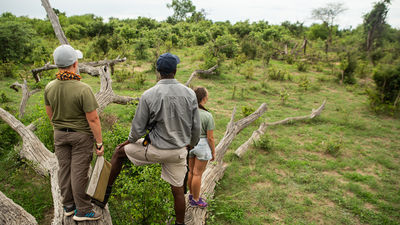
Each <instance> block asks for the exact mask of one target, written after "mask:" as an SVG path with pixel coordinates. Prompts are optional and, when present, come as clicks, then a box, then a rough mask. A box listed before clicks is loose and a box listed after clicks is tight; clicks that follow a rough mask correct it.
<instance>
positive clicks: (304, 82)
mask: <svg viewBox="0 0 400 225" xmlns="http://www.w3.org/2000/svg"><path fill="white" fill-rule="evenodd" d="M310 83H311V82H310V80H309V79H308V77H307V76H306V75H304V76H302V77H300V81H299V83H298V85H299V88H301V89H303V90H304V91H307V90H308V88H309V87H310Z"/></svg>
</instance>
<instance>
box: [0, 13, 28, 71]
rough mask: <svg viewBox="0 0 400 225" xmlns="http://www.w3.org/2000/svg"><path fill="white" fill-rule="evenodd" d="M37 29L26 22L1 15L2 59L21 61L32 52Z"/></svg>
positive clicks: (3, 60)
mask: <svg viewBox="0 0 400 225" xmlns="http://www.w3.org/2000/svg"><path fill="white" fill-rule="evenodd" d="M34 35H35V31H34V30H33V29H32V26H30V25H29V24H27V23H25V22H19V21H14V20H7V19H4V17H0V43H1V45H0V59H1V61H2V62H3V63H6V62H10V61H16V62H21V61H23V60H24V59H25V58H26V57H29V56H30V55H31V54H32V51H33V48H34Z"/></svg>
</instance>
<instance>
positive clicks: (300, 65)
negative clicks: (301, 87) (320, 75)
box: [296, 62, 308, 72]
mask: <svg viewBox="0 0 400 225" xmlns="http://www.w3.org/2000/svg"><path fill="white" fill-rule="evenodd" d="M296 66H297V70H298V71H300V72H306V71H307V67H308V66H307V64H306V63H305V62H298V63H296Z"/></svg>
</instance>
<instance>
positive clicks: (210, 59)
mask: <svg viewBox="0 0 400 225" xmlns="http://www.w3.org/2000/svg"><path fill="white" fill-rule="evenodd" d="M204 57H205V59H204V60H205V61H204V63H203V65H201V69H203V70H208V69H210V68H211V67H213V66H215V65H217V64H218V65H220V62H219V59H218V58H217V57H214V56H213V55H204ZM220 74H221V69H220V66H218V68H217V69H216V70H214V74H212V75H210V74H200V77H202V78H209V77H210V76H217V75H220Z"/></svg>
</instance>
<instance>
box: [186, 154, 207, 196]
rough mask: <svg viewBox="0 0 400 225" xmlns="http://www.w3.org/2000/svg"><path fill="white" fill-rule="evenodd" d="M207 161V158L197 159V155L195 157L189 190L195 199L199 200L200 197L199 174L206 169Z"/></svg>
mask: <svg viewBox="0 0 400 225" xmlns="http://www.w3.org/2000/svg"><path fill="white" fill-rule="evenodd" d="M207 163H208V161H207V160H198V159H197V157H195V160H194V168H193V177H192V181H191V188H190V191H191V193H192V195H193V199H194V200H195V201H199V198H200V187H201V176H202V175H203V172H204V170H205V169H206V166H207Z"/></svg>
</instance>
